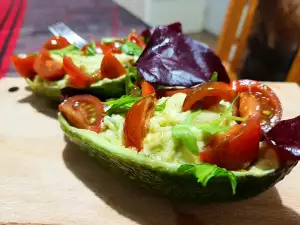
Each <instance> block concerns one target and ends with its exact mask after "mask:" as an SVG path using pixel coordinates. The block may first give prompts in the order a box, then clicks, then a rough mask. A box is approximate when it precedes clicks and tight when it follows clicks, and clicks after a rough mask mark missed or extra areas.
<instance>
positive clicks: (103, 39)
mask: <svg viewBox="0 0 300 225" xmlns="http://www.w3.org/2000/svg"><path fill="white" fill-rule="evenodd" d="M117 40H120V38H115V37H104V38H102V39H101V42H102V43H104V44H106V43H107V44H109V43H113V42H115V41H117Z"/></svg>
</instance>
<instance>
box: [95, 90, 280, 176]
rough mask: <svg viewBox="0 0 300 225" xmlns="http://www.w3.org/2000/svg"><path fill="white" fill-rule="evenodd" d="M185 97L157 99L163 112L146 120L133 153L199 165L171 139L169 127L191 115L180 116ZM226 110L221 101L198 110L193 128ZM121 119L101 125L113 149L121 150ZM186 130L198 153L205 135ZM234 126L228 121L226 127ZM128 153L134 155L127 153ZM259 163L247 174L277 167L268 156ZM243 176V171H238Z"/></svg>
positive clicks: (108, 118)
mask: <svg viewBox="0 0 300 225" xmlns="http://www.w3.org/2000/svg"><path fill="white" fill-rule="evenodd" d="M185 97H186V94H182V93H179V94H175V95H173V96H172V97H168V98H161V99H159V100H158V102H157V103H156V104H158V105H160V104H162V103H164V102H165V101H167V102H166V106H165V109H164V110H163V111H161V112H158V111H156V112H155V113H154V115H153V117H152V118H151V119H150V123H149V130H148V133H147V135H146V137H145V138H144V140H143V150H142V151H140V152H137V151H136V152H137V154H142V155H144V156H146V157H148V158H150V159H152V160H160V161H166V162H175V163H201V162H200V161H199V157H198V156H196V155H194V154H192V153H191V151H189V150H188V149H187V148H186V147H185V146H184V145H183V144H182V143H180V142H178V141H177V140H175V139H174V138H173V137H172V127H173V126H176V125H179V124H184V123H185V122H186V121H187V119H188V117H189V115H191V111H186V112H182V110H181V109H182V105H183V102H184V99H185ZM229 106H230V103H229V102H224V101H221V102H220V103H219V104H217V105H215V106H213V107H211V108H210V109H208V110H201V112H200V113H198V114H197V116H196V117H195V118H194V122H193V124H203V123H208V122H211V121H213V120H215V119H217V118H219V117H220V116H221V114H222V113H223V112H224V110H226V109H227V108H228V107H229ZM124 122H125V115H111V116H105V117H104V121H103V124H102V132H101V134H99V135H101V136H102V137H104V138H105V139H106V140H107V141H109V142H111V143H113V144H114V145H119V146H123V126H124ZM193 124H192V125H190V126H189V128H190V129H191V130H192V132H193V133H194V134H195V136H196V137H197V146H198V149H199V151H201V149H202V148H203V147H204V146H205V145H206V144H207V136H206V135H207V134H205V133H204V132H203V131H202V130H201V129H199V128H197V127H196V126H194V125H193ZM234 124H236V122H234V121H231V122H229V125H231V126H232V125H234ZM127 149H128V150H129V151H135V150H134V149H129V148H127ZM259 157H260V158H259V160H258V161H257V162H256V163H255V164H254V165H253V166H252V167H251V168H250V170H249V171H248V172H250V173H251V172H254V173H256V174H257V173H258V171H261V173H262V174H263V173H266V172H270V171H272V170H274V169H276V168H278V167H279V164H278V158H276V156H274V154H273V153H272V152H270V153H268V154H263V155H262V154H261V155H260V156H259ZM242 172H246V171H242Z"/></svg>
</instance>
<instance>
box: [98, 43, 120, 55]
mask: <svg viewBox="0 0 300 225" xmlns="http://www.w3.org/2000/svg"><path fill="white" fill-rule="evenodd" d="M124 43H125V42H124V41H122V40H116V41H114V42H113V43H103V45H102V48H103V49H104V50H103V53H104V54H106V53H109V52H110V53H112V54H121V53H122V50H121V45H122V44H124Z"/></svg>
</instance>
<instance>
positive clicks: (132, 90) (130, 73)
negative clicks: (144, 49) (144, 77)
mask: <svg viewBox="0 0 300 225" xmlns="http://www.w3.org/2000/svg"><path fill="white" fill-rule="evenodd" d="M140 79H141V78H140V76H139V75H138V72H137V68H136V67H133V66H129V67H127V68H126V76H125V92H126V95H134V96H141V95H142V92H141V89H140V88H139V87H137V86H136V85H134V83H133V82H137V81H139V80H140Z"/></svg>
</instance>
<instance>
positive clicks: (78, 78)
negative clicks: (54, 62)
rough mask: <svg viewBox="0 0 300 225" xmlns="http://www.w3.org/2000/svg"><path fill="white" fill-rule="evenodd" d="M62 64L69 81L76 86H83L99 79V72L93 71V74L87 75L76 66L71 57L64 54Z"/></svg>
mask: <svg viewBox="0 0 300 225" xmlns="http://www.w3.org/2000/svg"><path fill="white" fill-rule="evenodd" d="M63 66H64V69H65V71H66V72H67V74H68V75H69V76H70V78H69V83H70V84H72V85H74V86H75V87H77V88H85V87H87V86H89V85H90V84H92V83H93V82H95V81H96V80H97V79H99V73H98V74H97V73H95V75H94V76H88V75H87V74H85V73H84V72H83V70H82V68H78V67H77V66H76V65H75V64H74V63H73V60H72V58H70V57H68V56H64V58H63Z"/></svg>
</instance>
